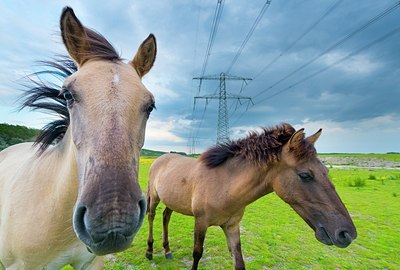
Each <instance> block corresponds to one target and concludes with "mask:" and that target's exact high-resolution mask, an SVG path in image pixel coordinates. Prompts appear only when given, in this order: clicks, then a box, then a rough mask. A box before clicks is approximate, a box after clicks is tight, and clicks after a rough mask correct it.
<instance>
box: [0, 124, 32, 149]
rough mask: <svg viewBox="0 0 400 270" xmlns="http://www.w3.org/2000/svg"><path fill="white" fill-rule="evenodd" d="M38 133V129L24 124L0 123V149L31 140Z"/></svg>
mask: <svg viewBox="0 0 400 270" xmlns="http://www.w3.org/2000/svg"><path fill="white" fill-rule="evenodd" d="M38 133H39V130H38V129H34V128H27V127H25V126H18V125H9V124H0V150H3V149H5V148H7V147H9V146H11V145H13V144H17V143H21V142H32V141H34V140H35V137H36V135H37V134H38Z"/></svg>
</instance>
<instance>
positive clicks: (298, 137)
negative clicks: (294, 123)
mask: <svg viewBox="0 0 400 270" xmlns="http://www.w3.org/2000/svg"><path fill="white" fill-rule="evenodd" d="M303 140H304V128H301V129H299V130H298V131H296V132H295V133H294V134H293V135H292V137H291V138H290V140H289V143H288V144H289V148H294V147H296V146H297V145H298V144H299V143H300V142H302V141H303Z"/></svg>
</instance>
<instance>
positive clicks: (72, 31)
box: [60, 7, 89, 65]
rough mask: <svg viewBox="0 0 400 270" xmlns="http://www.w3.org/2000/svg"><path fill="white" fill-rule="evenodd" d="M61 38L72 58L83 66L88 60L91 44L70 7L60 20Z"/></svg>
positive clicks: (63, 12) (64, 11)
mask: <svg viewBox="0 0 400 270" xmlns="http://www.w3.org/2000/svg"><path fill="white" fill-rule="evenodd" d="M60 29H61V36H62V39H63V42H64V45H65V47H66V48H67V51H68V53H69V54H70V55H71V57H72V58H73V59H74V60H75V61H76V62H77V63H78V65H82V64H83V63H84V62H85V61H86V60H87V58H88V55H89V54H88V53H87V52H88V50H89V42H88V39H87V33H86V31H85V28H84V27H83V25H82V23H81V22H80V21H79V20H78V18H77V17H76V16H75V13H74V11H73V10H72V8H70V7H65V8H64V9H63V11H62V14H61V18H60Z"/></svg>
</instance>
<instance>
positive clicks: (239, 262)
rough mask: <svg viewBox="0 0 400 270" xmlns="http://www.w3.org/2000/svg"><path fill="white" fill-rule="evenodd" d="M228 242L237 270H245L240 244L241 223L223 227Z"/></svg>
mask: <svg viewBox="0 0 400 270" xmlns="http://www.w3.org/2000/svg"><path fill="white" fill-rule="evenodd" d="M221 228H222V230H224V233H225V236H226V240H227V242H228V249H229V251H230V253H231V256H232V259H233V264H234V266H235V270H242V269H245V266H244V261H243V256H242V250H241V244H240V229H239V223H235V224H229V225H223V226H221Z"/></svg>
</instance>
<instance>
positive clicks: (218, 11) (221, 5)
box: [188, 0, 224, 153]
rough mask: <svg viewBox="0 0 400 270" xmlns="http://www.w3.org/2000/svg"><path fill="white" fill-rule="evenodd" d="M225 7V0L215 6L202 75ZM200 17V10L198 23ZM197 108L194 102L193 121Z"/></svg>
mask: <svg viewBox="0 0 400 270" xmlns="http://www.w3.org/2000/svg"><path fill="white" fill-rule="evenodd" d="M223 8H224V0H218V1H217V5H216V7H215V11H214V17H213V21H212V23H211V31H210V36H209V38H208V44H207V48H206V53H205V55H204V61H203V66H202V69H201V74H202V76H204V73H205V71H206V68H207V64H208V58H209V56H210V54H211V50H212V47H213V45H214V41H215V37H216V35H217V32H218V26H219V22H220V20H221V14H222V10H223ZM199 18H200V12H199V15H198V22H197V24H198V23H199ZM196 31H198V26H197V30H196ZM196 42H197V32H196ZM195 54H196V51H195ZM195 57H196V56H195ZM201 84H202V82H201V81H200V83H199V88H198V91H197V94H199V93H200V90H201ZM205 108H206V107H205ZM205 108H204V111H203V115H202V118H204V114H205ZM195 110H196V104H195V103H194V104H193V110H192V121H194V116H195ZM201 121H202V120H201ZM201 121H200V122H201ZM194 132H195V130H194V129H192V131H191V142H190V143H188V144H189V145H190V147H189V148H190V149H189V152H190V153H194V152H195V137H196V136H197V135H195V134H194ZM196 134H197V133H196Z"/></svg>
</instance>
